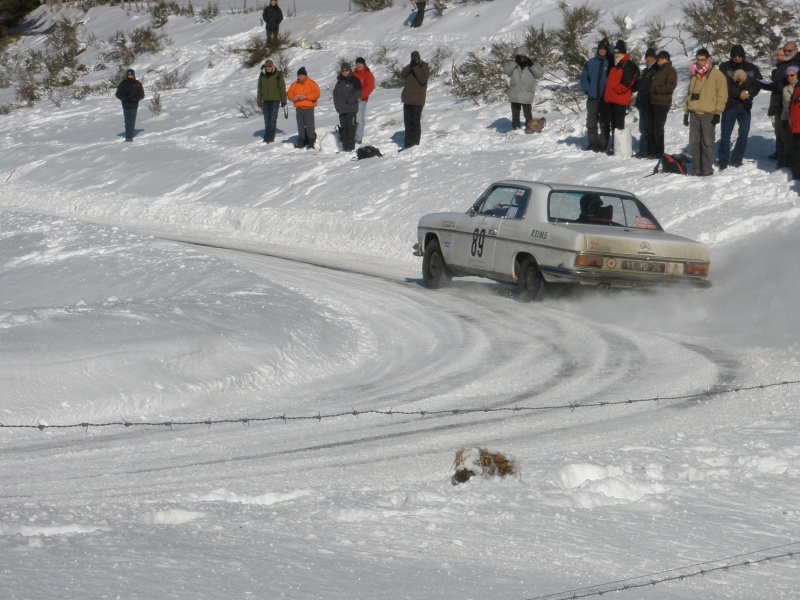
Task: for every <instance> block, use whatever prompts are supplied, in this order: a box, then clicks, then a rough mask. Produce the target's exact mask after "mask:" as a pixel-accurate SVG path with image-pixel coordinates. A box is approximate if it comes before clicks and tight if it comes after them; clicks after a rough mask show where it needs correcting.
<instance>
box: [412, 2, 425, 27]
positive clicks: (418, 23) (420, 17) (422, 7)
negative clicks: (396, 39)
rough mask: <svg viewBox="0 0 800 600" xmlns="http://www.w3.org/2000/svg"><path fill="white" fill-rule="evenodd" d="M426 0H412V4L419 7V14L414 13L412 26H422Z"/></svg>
mask: <svg viewBox="0 0 800 600" xmlns="http://www.w3.org/2000/svg"><path fill="white" fill-rule="evenodd" d="M425 4H426V1H425V0H411V6H412V7H413V8H416V9H417V14H416V15H414V20H413V21H411V28H412V29H414V28H416V27H420V26H421V25H422V20H423V19H424V18H425Z"/></svg>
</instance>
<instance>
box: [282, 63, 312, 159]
mask: <svg viewBox="0 0 800 600" xmlns="http://www.w3.org/2000/svg"><path fill="white" fill-rule="evenodd" d="M286 97H287V98H288V99H289V101H290V102H292V103H293V104H294V109H295V113H296V115H297V143H296V144H295V145H294V147H295V148H313V147H314V144H315V143H316V141H317V130H316V128H315V125H314V108H315V107H316V106H317V100H319V86H318V85H317V83H316V82H315V81H314V80H313V79H311V78H309V76H308V73H307V72H306V68H305V67H300V68H299V69H297V81H295V82H294V83H292V85H290V86H289V89H288V90H286Z"/></svg>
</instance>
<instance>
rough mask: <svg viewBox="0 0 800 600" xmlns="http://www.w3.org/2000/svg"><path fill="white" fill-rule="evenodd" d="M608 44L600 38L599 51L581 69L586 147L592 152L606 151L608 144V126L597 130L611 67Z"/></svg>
mask: <svg viewBox="0 0 800 600" xmlns="http://www.w3.org/2000/svg"><path fill="white" fill-rule="evenodd" d="M608 45H609V42H608V40H607V39H606V38H603V39H602V40H600V42H599V43H598V44H597V52H596V53H595V55H594V56H593V57H592V58H590V59H589V60H587V61H586V63H585V64H584V65H583V70H582V71H581V89H582V90H583V93H584V94H586V136H587V137H588V139H589V145H588V146H587V147H586V149H587V150H591V151H592V152H605V151H606V147H607V146H608V135H609V131H608V128H607V127H604V126H601V127H600V131H599V133H598V130H597V129H598V125H599V123H600V113H601V112H602V111H603V110H604V106H603V104H604V103H603V93H604V92H605V89H606V80H607V78H608V70H609V68H610V67H611V61H610V56H609V54H608V50H609V48H608Z"/></svg>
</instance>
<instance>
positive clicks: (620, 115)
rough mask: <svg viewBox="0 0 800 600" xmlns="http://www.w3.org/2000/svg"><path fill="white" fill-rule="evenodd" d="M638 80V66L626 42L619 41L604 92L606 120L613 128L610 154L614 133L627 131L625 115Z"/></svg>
mask: <svg viewBox="0 0 800 600" xmlns="http://www.w3.org/2000/svg"><path fill="white" fill-rule="evenodd" d="M638 79H639V67H638V65H637V64H636V63H635V62H633V61H632V60H631V55H630V54H628V49H627V48H626V46H625V42H624V41H623V40H617V43H616V44H615V45H614V66H613V67H611V69H610V70H609V72H608V80H607V81H606V89H605V91H604V92H603V100H605V103H606V108H607V112H606V113H605V119H606V120H607V122H608V123H609V125H610V127H611V128H612V134H611V136H612V146H611V149H610V150H609V151H608V153H609V154H614V145H613V137H614V131H622V130H623V129H625V115H626V114H627V112H628V106H629V105H630V103H631V96H632V95H633V88H634V86H635V85H636V82H637V80H638ZM601 118H603V115H601Z"/></svg>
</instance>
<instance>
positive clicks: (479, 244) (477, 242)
mask: <svg viewBox="0 0 800 600" xmlns="http://www.w3.org/2000/svg"><path fill="white" fill-rule="evenodd" d="M484 239H486V230H485V229H478V228H477V227H476V228H475V231H473V232H472V248H470V251H471V252H472V256H476V255H477V256H478V258H480V257H481V256H483V240H484Z"/></svg>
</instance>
